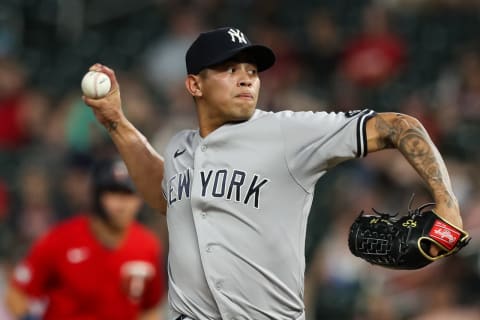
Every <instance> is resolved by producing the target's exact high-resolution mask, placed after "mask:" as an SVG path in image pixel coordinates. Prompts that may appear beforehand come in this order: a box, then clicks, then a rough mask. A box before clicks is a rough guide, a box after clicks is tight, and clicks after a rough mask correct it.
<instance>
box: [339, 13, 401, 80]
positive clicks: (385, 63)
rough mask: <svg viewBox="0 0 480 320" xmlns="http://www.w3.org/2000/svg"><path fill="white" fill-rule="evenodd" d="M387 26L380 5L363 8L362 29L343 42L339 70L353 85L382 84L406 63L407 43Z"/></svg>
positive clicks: (387, 20)
mask: <svg viewBox="0 0 480 320" xmlns="http://www.w3.org/2000/svg"><path fill="white" fill-rule="evenodd" d="M390 23H391V21H390V15H389V12H388V11H387V9H386V8H384V7H382V6H381V5H377V4H372V5H369V6H367V7H366V8H365V9H364V11H363V14H362V24H361V27H360V29H361V30H360V32H359V33H358V34H357V35H356V36H355V37H354V38H352V39H350V41H348V42H347V43H346V45H345V50H344V55H343V58H342V61H341V71H343V73H344V75H345V76H346V77H347V78H348V79H350V80H351V81H352V82H353V83H355V84H356V85H358V86H361V87H377V86H380V85H383V84H385V83H386V82H388V81H390V80H392V79H393V78H394V77H395V76H396V75H397V74H398V73H399V72H400V71H401V69H402V67H403V66H404V64H405V63H406V43H405V41H404V39H403V38H402V37H400V35H399V34H397V33H396V32H395V31H394V30H392V29H391V26H390Z"/></svg>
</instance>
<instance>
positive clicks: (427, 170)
mask: <svg viewBox="0 0 480 320" xmlns="http://www.w3.org/2000/svg"><path fill="white" fill-rule="evenodd" d="M375 126H376V129H377V130H378V131H379V133H380V134H381V136H383V137H387V138H386V139H384V141H382V142H381V143H383V147H384V148H389V147H390V148H391V147H396V148H397V149H398V150H399V151H400V152H401V153H402V154H403V155H404V157H405V158H406V159H407V160H408V162H409V163H410V164H411V165H412V166H413V167H414V168H415V170H417V172H418V173H419V174H420V175H421V176H422V178H423V179H424V180H425V182H427V184H428V185H429V187H430V188H431V191H432V192H434V193H435V194H437V195H440V194H443V195H444V197H443V196H442V198H444V199H443V200H444V201H445V203H446V204H447V205H448V206H451V205H453V204H452V202H451V201H452V200H451V197H450V196H449V191H450V190H449V189H450V188H451V187H450V180H449V177H448V173H447V169H446V167H445V164H444V161H443V159H442V157H441V156H440V154H439V152H438V150H437V148H436V147H435V145H434V144H433V142H432V141H431V139H430V137H429V136H428V133H427V132H426V131H425V129H424V128H423V126H422V125H421V124H420V123H419V122H418V121H416V120H414V119H413V118H410V117H406V116H405V115H402V114H398V115H397V117H396V118H395V119H394V120H393V121H391V122H389V121H385V120H384V119H382V118H381V117H378V119H377V121H376V123H375Z"/></svg>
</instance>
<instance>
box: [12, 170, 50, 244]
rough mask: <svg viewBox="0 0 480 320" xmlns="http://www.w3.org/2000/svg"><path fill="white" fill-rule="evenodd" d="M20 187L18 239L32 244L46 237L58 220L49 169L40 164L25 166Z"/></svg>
mask: <svg viewBox="0 0 480 320" xmlns="http://www.w3.org/2000/svg"><path fill="white" fill-rule="evenodd" d="M20 172H21V176H20V177H19V185H18V193H19V194H18V202H17V204H16V207H15V208H14V210H13V215H14V217H13V218H14V219H15V221H16V228H17V231H18V234H17V237H18V238H19V239H21V240H22V241H23V244H24V245H27V246H28V245H30V244H31V243H32V242H33V241H35V240H36V239H37V238H39V237H41V236H43V235H44V234H45V233H46V232H47V230H48V229H49V228H50V226H51V224H52V223H53V222H54V221H55V215H54V214H55V209H54V206H53V204H52V183H51V179H50V178H49V176H48V174H47V168H46V167H45V166H44V165H42V164H38V163H28V164H24V166H22V167H21V171H20Z"/></svg>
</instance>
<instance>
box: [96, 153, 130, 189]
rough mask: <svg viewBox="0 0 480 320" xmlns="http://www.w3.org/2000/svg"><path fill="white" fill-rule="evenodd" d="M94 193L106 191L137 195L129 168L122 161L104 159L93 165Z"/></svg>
mask: <svg viewBox="0 0 480 320" xmlns="http://www.w3.org/2000/svg"><path fill="white" fill-rule="evenodd" d="M92 173H93V185H94V189H95V190H94V192H95V193H97V194H100V193H102V192H104V191H112V192H128V193H135V191H136V190H135V185H134V183H133V180H132V179H131V178H130V175H129V174H128V170H127V166H126V165H125V163H124V162H123V161H122V160H120V159H102V160H99V161H97V162H96V163H94V165H93V170H92Z"/></svg>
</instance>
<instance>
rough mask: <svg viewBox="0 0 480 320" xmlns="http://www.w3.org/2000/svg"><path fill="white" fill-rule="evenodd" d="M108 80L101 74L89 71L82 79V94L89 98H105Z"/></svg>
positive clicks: (108, 89) (108, 84) (108, 85)
mask: <svg viewBox="0 0 480 320" xmlns="http://www.w3.org/2000/svg"><path fill="white" fill-rule="evenodd" d="M110 87H111V83H110V78H109V77H108V76H107V75H106V74H105V73H103V72H98V71H89V72H87V73H86V74H85V75H84V76H83V79H82V91H83V94H84V95H85V96H87V97H89V98H94V99H99V98H103V97H105V96H106V95H107V94H108V92H109V91H110Z"/></svg>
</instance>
